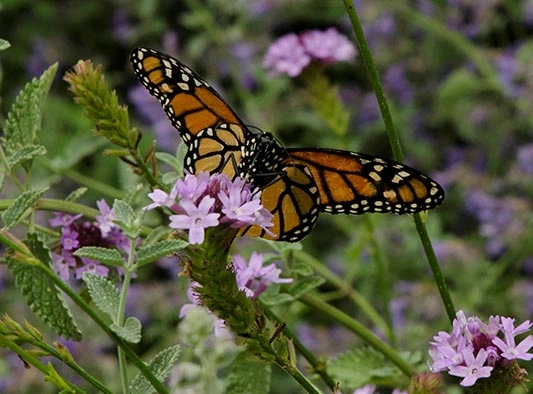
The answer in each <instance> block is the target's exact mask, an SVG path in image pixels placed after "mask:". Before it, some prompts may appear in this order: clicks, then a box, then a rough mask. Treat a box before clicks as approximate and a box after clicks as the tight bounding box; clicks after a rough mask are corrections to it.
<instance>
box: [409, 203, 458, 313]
mask: <svg viewBox="0 0 533 394" xmlns="http://www.w3.org/2000/svg"><path fill="white" fill-rule="evenodd" d="M414 219H415V224H416V230H417V231H418V235H419V237H420V240H421V242H422V247H423V248H424V252H425V253H426V257H427V259H428V263H429V267H430V268H431V272H432V273H433V278H434V279H435V283H436V284H437V288H438V289H439V293H440V296H441V298H442V302H443V303H444V308H445V309H446V313H447V314H448V319H450V322H453V319H455V314H456V312H455V307H454V306H453V301H452V297H451V296H450V292H449V291H448V286H447V285H446V280H445V279H444V276H443V275H442V271H441V269H440V266H439V262H438V261H437V256H436V255H435V251H434V250H433V246H432V245H431V240H430V238H429V235H428V232H427V229H426V226H425V225H424V222H423V221H422V218H421V216H420V214H418V213H417V214H415V215H414Z"/></svg>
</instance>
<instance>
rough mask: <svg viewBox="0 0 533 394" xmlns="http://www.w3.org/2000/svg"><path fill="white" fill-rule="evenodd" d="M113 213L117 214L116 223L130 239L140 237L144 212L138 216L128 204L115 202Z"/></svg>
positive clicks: (121, 201) (119, 201)
mask: <svg viewBox="0 0 533 394" xmlns="http://www.w3.org/2000/svg"><path fill="white" fill-rule="evenodd" d="M113 212H115V222H116V223H117V224H118V225H119V226H120V228H121V229H122V231H124V233H125V234H126V235H127V236H128V237H129V238H136V237H138V236H139V233H140V229H141V224H142V217H143V216H144V211H143V212H141V213H139V215H138V216H137V215H135V212H134V211H133V209H132V208H131V206H130V205H129V204H128V203H127V202H125V201H124V200H115V201H114V202H113Z"/></svg>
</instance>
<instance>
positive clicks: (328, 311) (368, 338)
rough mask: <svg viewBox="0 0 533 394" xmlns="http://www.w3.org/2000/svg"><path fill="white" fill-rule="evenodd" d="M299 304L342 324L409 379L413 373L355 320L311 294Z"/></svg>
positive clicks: (384, 344) (387, 347) (397, 356)
mask: <svg viewBox="0 0 533 394" xmlns="http://www.w3.org/2000/svg"><path fill="white" fill-rule="evenodd" d="M299 300H300V301H301V302H303V303H304V304H306V305H307V306H309V307H311V308H313V310H316V311H320V312H323V313H324V314H325V315H327V316H330V317H331V318H333V319H334V320H335V321H337V322H339V323H340V324H342V325H343V326H344V327H346V328H348V329H349V330H350V331H352V332H353V333H354V334H356V335H357V336H359V337H360V338H361V339H363V340H364V341H365V342H366V343H368V344H369V345H370V346H372V347H373V348H374V349H376V350H377V351H379V352H380V353H382V354H383V355H384V356H385V357H387V358H388V359H389V360H390V361H391V362H392V363H394V364H396V366H397V367H398V368H399V369H400V370H401V371H402V372H403V373H404V374H405V375H406V376H407V377H409V378H410V377H411V375H412V373H413V369H412V367H411V366H410V365H409V364H408V363H407V362H405V360H404V359H403V358H401V357H400V355H399V354H398V352H397V351H396V350H395V349H394V348H392V347H391V346H389V345H387V344H386V343H385V342H383V341H382V340H381V339H379V338H378V337H376V336H375V335H374V334H373V333H372V332H371V331H370V330H369V329H367V328H366V327H365V326H363V325H362V324H361V323H359V322H357V321H356V320H354V319H352V318H351V317H350V316H349V315H347V314H346V313H344V312H342V311H340V310H338V309H336V308H334V307H332V306H331V305H329V304H328V303H326V302H324V301H322V300H321V299H320V298H318V297H317V296H314V295H311V294H305V295H304V296H302V297H301V298H300V299H299Z"/></svg>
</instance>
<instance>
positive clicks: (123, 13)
mask: <svg viewBox="0 0 533 394" xmlns="http://www.w3.org/2000/svg"><path fill="white" fill-rule="evenodd" d="M111 24H112V29H113V36H114V37H115V38H116V39H117V40H118V41H120V42H123V43H128V42H129V41H130V40H131V39H132V38H133V35H134V30H133V28H132V26H131V23H130V20H129V15H128V12H127V10H126V9H125V8H118V9H116V10H115V11H114V12H113V16H112V21H111Z"/></svg>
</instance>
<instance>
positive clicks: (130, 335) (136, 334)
mask: <svg viewBox="0 0 533 394" xmlns="http://www.w3.org/2000/svg"><path fill="white" fill-rule="evenodd" d="M141 328H142V327H141V322H140V321H139V319H137V318H136V317H131V316H130V317H128V318H127V319H126V321H125V322H124V325H123V326H122V327H120V326H117V325H116V324H115V323H113V324H111V329H112V330H113V331H114V332H115V334H117V335H118V336H119V337H121V338H122V339H124V340H125V341H128V342H131V343H139V342H140V340H141Z"/></svg>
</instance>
